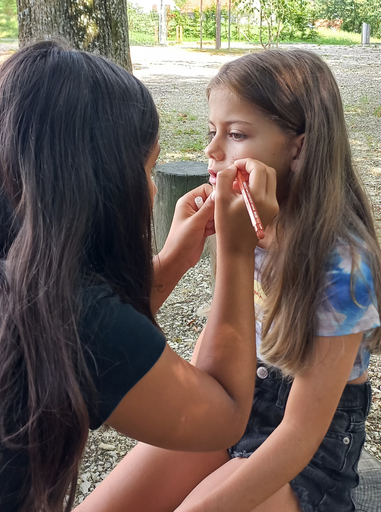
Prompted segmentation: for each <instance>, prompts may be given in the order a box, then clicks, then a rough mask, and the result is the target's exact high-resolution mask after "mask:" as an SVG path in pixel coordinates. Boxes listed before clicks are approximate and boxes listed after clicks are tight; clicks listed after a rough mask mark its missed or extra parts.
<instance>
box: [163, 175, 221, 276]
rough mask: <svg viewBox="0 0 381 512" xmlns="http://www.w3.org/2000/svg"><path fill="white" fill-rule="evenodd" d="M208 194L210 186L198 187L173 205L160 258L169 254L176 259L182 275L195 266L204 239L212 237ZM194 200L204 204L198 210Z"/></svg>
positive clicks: (212, 216) (211, 211)
mask: <svg viewBox="0 0 381 512" xmlns="http://www.w3.org/2000/svg"><path fill="white" fill-rule="evenodd" d="M212 191H213V188H212V187H211V186H210V185H207V184H205V185H201V186H200V187H198V188H196V189H194V190H191V191H190V192H188V193H187V194H185V195H184V196H183V197H181V198H180V199H179V200H178V201H177V204H176V208H175V213H174V216H173V221H172V225H171V229H170V231H169V234H168V237H167V240H166V242H165V245H164V247H163V250H162V251H161V253H160V254H161V255H162V254H163V255H166V254H172V256H174V257H175V258H176V259H180V260H181V261H182V262H183V264H184V272H185V271H186V270H188V269H189V268H191V267H193V266H194V265H196V263H197V262H198V260H199V259H200V256H201V253H202V250H203V248H204V244H205V240H206V238H207V237H208V236H209V235H212V234H213V233H215V229H214V201H213V198H212V197H211V193H212ZM196 197H201V198H202V200H203V202H204V204H203V205H202V206H201V208H200V209H198V207H197V205H196V203H195V199H196Z"/></svg>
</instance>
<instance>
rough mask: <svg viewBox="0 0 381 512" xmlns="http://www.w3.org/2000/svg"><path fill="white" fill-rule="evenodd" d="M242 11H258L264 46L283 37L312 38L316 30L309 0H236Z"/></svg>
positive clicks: (260, 32)
mask: <svg viewBox="0 0 381 512" xmlns="http://www.w3.org/2000/svg"><path fill="white" fill-rule="evenodd" d="M235 5H236V6H237V8H238V10H239V11H240V12H242V13H248V12H249V13H255V12H257V13H258V16H259V39H260V42H261V44H262V46H263V47H264V48H267V47H269V46H271V44H273V43H276V44H277V45H278V43H279V40H280V39H282V40H284V39H294V38H296V37H297V38H300V39H302V40H303V39H310V38H311V37H313V36H314V34H315V30H314V28H313V25H312V23H311V21H312V18H313V11H312V8H311V2H310V1H309V0H241V1H240V0H236V2H235Z"/></svg>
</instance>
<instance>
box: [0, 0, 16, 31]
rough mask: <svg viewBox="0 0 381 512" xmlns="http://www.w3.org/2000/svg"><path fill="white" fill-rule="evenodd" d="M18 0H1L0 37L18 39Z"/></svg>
mask: <svg viewBox="0 0 381 512" xmlns="http://www.w3.org/2000/svg"><path fill="white" fill-rule="evenodd" d="M17 37H18V27H17V6H16V0H0V38H7V39H17Z"/></svg>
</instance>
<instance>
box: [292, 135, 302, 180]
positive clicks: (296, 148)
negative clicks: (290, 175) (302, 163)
mask: <svg viewBox="0 0 381 512" xmlns="http://www.w3.org/2000/svg"><path fill="white" fill-rule="evenodd" d="M304 138H305V134H304V133H302V134H301V135H298V136H297V137H295V139H294V144H293V153H294V156H293V158H292V160H291V170H292V171H295V170H296V166H297V164H298V160H299V156H300V152H301V150H302V147H303V144H304Z"/></svg>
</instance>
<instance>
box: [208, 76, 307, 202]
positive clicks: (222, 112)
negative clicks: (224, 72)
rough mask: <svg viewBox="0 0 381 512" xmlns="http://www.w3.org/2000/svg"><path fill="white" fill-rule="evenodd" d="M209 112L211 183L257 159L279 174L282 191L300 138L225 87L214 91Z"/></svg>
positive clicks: (209, 169)
mask: <svg viewBox="0 0 381 512" xmlns="http://www.w3.org/2000/svg"><path fill="white" fill-rule="evenodd" d="M209 109H210V119H209V134H210V143H209V145H208V146H207V147H206V149H205V154H206V156H207V157H208V159H209V164H208V171H209V174H210V178H209V182H210V183H211V184H212V185H214V184H215V183H216V175H217V173H218V172H219V171H221V170H223V169H226V168H227V167H229V166H230V165H232V164H233V163H234V161H235V160H238V159H240V158H253V159H255V160H259V161H260V162H263V163H264V164H266V165H268V166H269V167H273V168H274V169H275V170H276V172H277V188H278V192H279V190H282V185H283V184H284V183H286V182H287V177H288V176H289V173H290V172H291V163H292V161H293V159H294V158H296V156H297V154H298V151H299V145H298V143H297V141H298V140H299V139H300V137H292V138H290V137H288V136H287V135H286V134H285V133H284V132H283V131H282V130H281V129H280V128H279V127H278V125H277V124H275V123H274V122H273V121H270V120H269V119H268V118H267V117H265V116H264V115H263V114H262V113H261V112H260V111H259V109H257V108H256V107H255V106H254V105H253V104H252V103H250V102H248V101H245V100H242V99H241V98H240V97H239V96H237V95H236V94H234V93H233V92H231V91H230V90H229V89H228V88H227V87H224V86H221V87H217V88H216V89H212V91H211V93H210V97H209ZM283 188H284V187H283Z"/></svg>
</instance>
